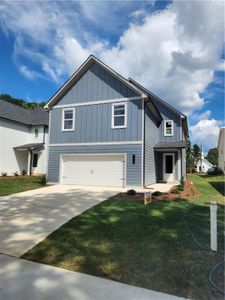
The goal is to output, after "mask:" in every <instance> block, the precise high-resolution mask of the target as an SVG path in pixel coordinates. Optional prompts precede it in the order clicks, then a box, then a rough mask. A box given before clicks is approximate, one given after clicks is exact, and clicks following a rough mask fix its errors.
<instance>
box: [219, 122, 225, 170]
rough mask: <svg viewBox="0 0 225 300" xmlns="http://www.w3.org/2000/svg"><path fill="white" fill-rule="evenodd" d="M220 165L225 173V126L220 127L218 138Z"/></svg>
mask: <svg viewBox="0 0 225 300" xmlns="http://www.w3.org/2000/svg"><path fill="white" fill-rule="evenodd" d="M217 149H218V167H219V168H220V169H221V170H222V171H223V173H225V127H222V128H220V133H219V140H218V147H217Z"/></svg>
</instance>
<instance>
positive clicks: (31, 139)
mask: <svg viewBox="0 0 225 300" xmlns="http://www.w3.org/2000/svg"><path fill="white" fill-rule="evenodd" d="M47 143H48V113H47V112H46V111H45V110H44V109H43V108H35V109H32V110H28V109H24V108H22V107H20V106H17V105H14V104H12V103H9V102H7V101H4V100H0V176H1V175H2V174H1V172H6V173H7V175H13V173H15V172H18V174H21V173H22V172H23V171H25V172H27V174H33V173H34V174H35V173H37V174H44V173H46V169H47V159H46V158H47V152H48V151H47V147H46V144H47Z"/></svg>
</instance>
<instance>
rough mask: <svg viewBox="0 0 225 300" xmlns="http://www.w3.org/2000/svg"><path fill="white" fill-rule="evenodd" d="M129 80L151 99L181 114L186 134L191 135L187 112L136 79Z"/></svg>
mask: <svg viewBox="0 0 225 300" xmlns="http://www.w3.org/2000/svg"><path fill="white" fill-rule="evenodd" d="M128 80H129V81H130V82H131V83H132V84H134V85H136V86H137V87H138V88H139V89H142V90H143V91H144V92H145V93H147V94H148V96H149V97H150V99H151V100H153V101H156V102H159V103H160V104H162V105H163V106H165V107H166V108H168V109H169V110H171V111H173V112H174V113H175V114H177V115H178V116H180V117H181V119H182V123H183V127H184V130H185V134H186V136H187V137H188V136H189V135H188V123H187V116H186V115H185V114H183V113H182V112H180V111H179V110H177V109H176V108H174V107H173V106H171V105H170V104H169V103H167V102H166V101H164V100H163V99H161V98H160V97H158V96H156V95H155V94H153V93H152V92H150V91H149V90H148V89H146V88H145V87H143V86H142V85H141V84H140V83H138V82H137V81H135V80H134V79H132V78H128Z"/></svg>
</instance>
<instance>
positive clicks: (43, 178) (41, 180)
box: [40, 175, 47, 185]
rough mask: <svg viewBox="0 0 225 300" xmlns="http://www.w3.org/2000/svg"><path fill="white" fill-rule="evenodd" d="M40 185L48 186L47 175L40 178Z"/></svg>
mask: <svg viewBox="0 0 225 300" xmlns="http://www.w3.org/2000/svg"><path fill="white" fill-rule="evenodd" d="M40 183H41V184H42V185H46V183H47V179H46V175H42V176H41V177H40Z"/></svg>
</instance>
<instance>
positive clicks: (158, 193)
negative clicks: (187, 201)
mask: <svg viewBox="0 0 225 300" xmlns="http://www.w3.org/2000/svg"><path fill="white" fill-rule="evenodd" d="M162 194H163V193H162V192H160V191H156V192H154V193H152V196H161V195H162Z"/></svg>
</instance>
